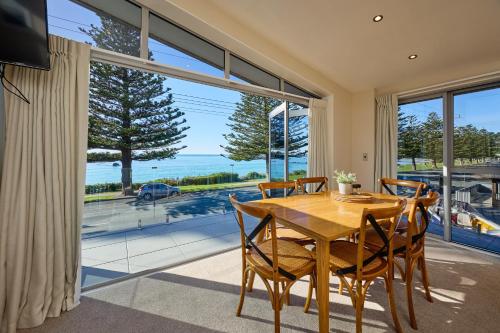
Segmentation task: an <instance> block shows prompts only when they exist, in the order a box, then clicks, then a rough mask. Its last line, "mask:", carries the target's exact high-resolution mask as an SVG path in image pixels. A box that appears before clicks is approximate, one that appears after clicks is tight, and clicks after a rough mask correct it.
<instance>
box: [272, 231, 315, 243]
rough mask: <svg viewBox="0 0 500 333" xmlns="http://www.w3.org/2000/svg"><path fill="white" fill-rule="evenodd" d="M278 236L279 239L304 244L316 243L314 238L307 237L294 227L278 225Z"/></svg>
mask: <svg viewBox="0 0 500 333" xmlns="http://www.w3.org/2000/svg"><path fill="white" fill-rule="evenodd" d="M276 237H278V238H279V239H283V240H287V241H291V242H295V243H297V244H299V245H302V246H304V245H308V244H314V239H312V238H310V237H307V236H305V235H303V234H301V233H300V232H297V231H295V230H293V229H290V228H286V227H283V226H277V228H276Z"/></svg>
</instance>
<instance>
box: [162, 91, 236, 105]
mask: <svg viewBox="0 0 500 333" xmlns="http://www.w3.org/2000/svg"><path fill="white" fill-rule="evenodd" d="M172 95H179V96H185V97H192V98H197V99H204V100H207V101H214V102H221V103H227V104H231V105H234V104H236V102H228V101H223V100H221V99H212V98H204V97H198V96H193V95H187V94H181V93H172Z"/></svg>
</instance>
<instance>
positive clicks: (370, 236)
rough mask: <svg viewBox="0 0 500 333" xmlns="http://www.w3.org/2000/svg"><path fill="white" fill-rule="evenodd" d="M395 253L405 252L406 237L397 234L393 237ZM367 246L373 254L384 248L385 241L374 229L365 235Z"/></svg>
mask: <svg viewBox="0 0 500 333" xmlns="http://www.w3.org/2000/svg"><path fill="white" fill-rule="evenodd" d="M392 239H393V242H394V243H393V244H394V253H400V252H404V250H405V246H406V236H403V235H400V234H397V233H395V234H394V236H393V238H392ZM365 246H366V247H367V248H369V249H370V250H371V251H373V252H377V251H378V250H380V249H381V248H382V247H383V246H384V241H383V240H382V238H380V236H379V235H378V234H377V232H376V231H375V230H374V229H370V230H367V231H366V233H365Z"/></svg>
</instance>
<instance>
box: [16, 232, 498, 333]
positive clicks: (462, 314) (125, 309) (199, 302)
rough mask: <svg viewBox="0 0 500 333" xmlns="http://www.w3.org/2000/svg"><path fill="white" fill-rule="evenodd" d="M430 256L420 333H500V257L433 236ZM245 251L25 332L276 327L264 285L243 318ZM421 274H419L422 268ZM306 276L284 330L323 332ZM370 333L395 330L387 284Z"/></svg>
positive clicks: (335, 314) (183, 269)
mask: <svg viewBox="0 0 500 333" xmlns="http://www.w3.org/2000/svg"><path fill="white" fill-rule="evenodd" d="M427 258H428V260H427V261H428V266H429V270H430V279H431V286H432V295H433V298H434V303H432V304H431V303H428V302H427V301H426V300H425V299H424V297H423V294H422V289H421V284H420V280H419V278H417V279H416V280H417V281H416V288H417V291H416V292H415V296H414V301H415V307H416V314H417V321H418V325H419V330H418V331H419V332H454V333H459V332H467V333H469V332H500V325H499V323H498V319H499V318H500V315H499V314H500V283H499V282H500V259H499V258H498V257H494V256H490V255H487V254H483V253H479V252H476V251H473V250H469V249H464V248H460V247H457V246H454V245H452V244H448V243H444V242H442V241H437V240H432V239H428V242H427ZM240 269H241V268H240V252H239V250H238V251H232V252H228V253H224V254H222V255H218V256H215V257H211V258H208V259H204V260H200V261H197V262H193V263H190V264H187V265H184V266H180V267H176V268H174V269H170V270H167V271H164V272H159V273H155V274H152V275H149V276H146V277H141V278H135V279H132V280H129V281H126V282H122V283H119V284H115V285H112V286H109V287H106V288H103V289H100V290H95V291H92V292H89V293H87V294H85V295H84V297H83V298H82V302H81V305H80V306H78V307H77V308H76V309H74V310H73V311H70V312H68V313H65V314H63V315H62V316H61V317H60V318H51V319H48V320H47V321H46V322H45V324H43V325H42V326H40V327H38V328H35V329H29V330H20V331H19V332H22V333H42V332H51V333H59V332H61V333H62V332H65V333H66V332H71V333H80V332H107V333H113V332H193V333H196V332H272V331H273V312H272V310H271V305H270V302H269V300H268V299H267V294H266V293H265V292H264V287H263V284H262V283H261V282H260V281H259V282H260V283H258V284H256V290H254V291H253V292H252V293H247V297H246V299H245V304H244V307H243V315H242V317H241V318H238V317H236V316H235V310H236V305H237V302H238V297H239V281H240ZM418 274H419V273H418ZM306 287H307V282H306V281H301V282H299V283H297V284H296V286H295V287H294V288H293V289H292V292H293V295H292V304H291V305H290V306H285V307H284V309H283V311H282V320H281V327H282V330H281V331H282V332H317V329H318V325H317V321H318V318H317V311H316V308H315V307H314V306H313V307H312V309H311V311H310V313H308V314H305V313H304V312H303V311H302V306H303V304H304V301H305V298H304V296H305V291H306ZM336 287H337V280H336V279H335V278H332V279H331V291H332V292H331V296H330V297H331V301H332V303H331V306H330V318H331V319H330V327H331V331H333V332H353V331H354V310H353V308H352V305H351V303H350V299H349V298H348V296H347V295H346V294H344V295H338V294H337V292H336ZM396 295H397V302H398V314H399V318H400V321H401V324H402V325H403V329H404V331H405V332H411V331H413V330H412V329H411V328H410V326H409V324H408V315H407V312H406V299H405V291H404V286H403V284H402V283H401V281H400V280H396ZM363 323H364V327H363V330H364V332H393V331H394V330H393V327H392V319H391V316H390V312H389V311H388V304H387V297H386V294H385V291H384V286H383V282H382V281H377V282H376V283H375V284H374V285H372V286H371V287H370V289H369V296H368V297H367V302H366V305H365V311H364V318H363Z"/></svg>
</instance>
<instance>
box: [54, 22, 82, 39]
mask: <svg viewBox="0 0 500 333" xmlns="http://www.w3.org/2000/svg"><path fill="white" fill-rule="evenodd" d="M49 27H53V28H58V29H63V30H68V31H72V32H76V33H78V34H82V35H85V36H88V35H87V34H86V33H84V32H82V31H78V30H73V29H69V28H65V27H60V26H58V25H55V24H49Z"/></svg>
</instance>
